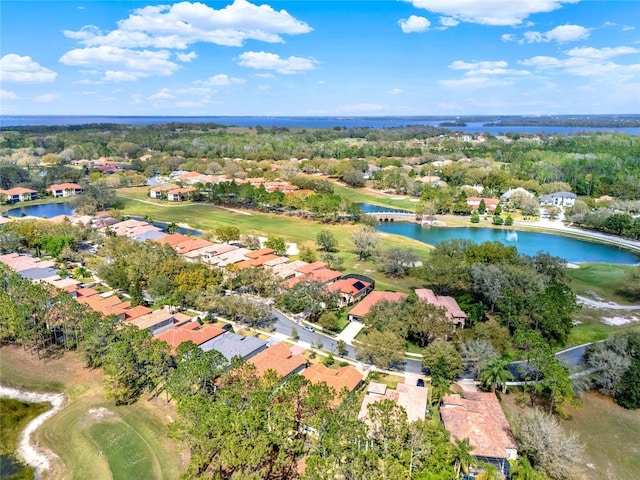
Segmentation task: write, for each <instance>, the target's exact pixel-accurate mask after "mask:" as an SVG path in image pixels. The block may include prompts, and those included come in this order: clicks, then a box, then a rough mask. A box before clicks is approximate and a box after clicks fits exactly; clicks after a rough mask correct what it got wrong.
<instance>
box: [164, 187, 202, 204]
mask: <svg viewBox="0 0 640 480" xmlns="http://www.w3.org/2000/svg"><path fill="white" fill-rule="evenodd" d="M195 191H196V189H195V188H193V187H186V188H176V189H174V190H171V191H169V192H168V193H167V200H169V201H170V202H184V201H185V200H189V199H190V198H191V195H192V194H193V192H195Z"/></svg>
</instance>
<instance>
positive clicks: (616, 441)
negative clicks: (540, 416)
mask: <svg viewBox="0 0 640 480" xmlns="http://www.w3.org/2000/svg"><path fill="white" fill-rule="evenodd" d="M518 397H523V395H522V394H521V393H516V392H515V391H514V392H510V393H509V394H508V395H502V401H501V404H502V407H503V409H504V411H505V414H506V415H507V418H508V419H509V423H511V424H512V425H513V423H514V419H515V418H516V417H517V416H520V415H524V414H525V413H526V412H527V411H528V410H529V407H528V402H527V401H526V399H525V400H524V401H520V402H518V401H517V399H518ZM523 398H524V397H523ZM560 422H561V425H562V427H563V428H564V430H565V431H566V432H575V433H577V434H578V436H579V437H580V441H581V442H582V443H583V444H584V454H585V455H584V459H583V462H581V464H582V466H583V468H582V472H581V473H582V474H581V475H580V476H578V478H581V479H582V480H602V479H605V478H607V479H632V478H638V472H640V445H639V444H638V441H637V436H638V432H640V415H638V412H637V411H632V410H625V409H624V408H622V407H619V406H618V405H616V404H615V403H613V401H612V400H611V399H610V398H608V397H606V396H604V395H601V394H599V393H596V392H589V393H587V394H585V395H584V397H583V398H582V405H580V406H579V407H577V408H575V409H573V410H572V411H571V417H570V419H568V420H561V421H560Z"/></svg>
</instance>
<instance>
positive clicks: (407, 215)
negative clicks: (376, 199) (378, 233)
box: [365, 212, 416, 222]
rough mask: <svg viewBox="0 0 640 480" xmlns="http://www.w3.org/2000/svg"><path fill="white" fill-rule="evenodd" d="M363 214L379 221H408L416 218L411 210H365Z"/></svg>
mask: <svg viewBox="0 0 640 480" xmlns="http://www.w3.org/2000/svg"><path fill="white" fill-rule="evenodd" d="M365 215H368V216H370V217H373V218H375V219H376V220H378V221H379V222H410V221H412V220H415V219H416V214H415V213H411V212H367V213H365Z"/></svg>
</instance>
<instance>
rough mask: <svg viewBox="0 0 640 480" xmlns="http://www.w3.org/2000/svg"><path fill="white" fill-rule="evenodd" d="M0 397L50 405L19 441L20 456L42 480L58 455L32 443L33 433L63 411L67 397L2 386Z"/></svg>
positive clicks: (32, 421)
mask: <svg viewBox="0 0 640 480" xmlns="http://www.w3.org/2000/svg"><path fill="white" fill-rule="evenodd" d="M0 397H6V398H11V399H14V400H20V401H22V402H29V403H49V404H51V408H50V409H49V410H47V411H46V412H44V413H42V414H40V415H38V416H37V417H36V418H34V419H33V420H31V421H30V422H29V423H28V424H27V426H26V428H25V429H24V430H23V431H22V433H21V434H20V438H19V439H18V452H17V453H18V456H19V457H20V458H21V459H22V460H24V462H25V463H26V464H27V465H29V466H30V467H33V469H34V470H35V478H36V480H40V479H42V478H44V477H43V474H44V472H45V471H46V470H48V469H49V468H50V467H51V460H52V459H54V458H56V454H55V453H53V452H51V451H50V450H47V449H44V448H43V447H41V446H39V445H37V444H35V443H33V442H32V438H31V437H32V435H33V433H34V432H35V431H36V430H37V429H38V428H39V427H40V426H41V425H42V424H43V423H44V422H45V420H47V419H48V418H50V417H52V416H53V415H55V414H56V413H58V412H59V411H60V409H62V407H63V406H64V404H65V402H66V397H65V396H64V394H62V393H36V392H29V391H26V390H17V389H15V388H9V387H5V386H2V385H0Z"/></svg>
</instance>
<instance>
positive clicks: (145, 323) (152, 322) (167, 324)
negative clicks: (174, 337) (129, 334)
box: [127, 308, 173, 335]
mask: <svg viewBox="0 0 640 480" xmlns="http://www.w3.org/2000/svg"><path fill="white" fill-rule="evenodd" d="M127 322H129V323H130V324H131V325H135V326H136V327H138V328H139V329H140V330H143V329H145V328H146V329H148V330H150V331H151V333H153V334H154V335H159V334H160V333H162V332H164V331H165V330H167V329H169V328H171V327H173V314H172V313H171V312H170V311H169V310H168V309H166V308H162V309H160V310H156V311H153V312H151V313H147V314H146V315H141V316H140V317H137V318H129V319H127Z"/></svg>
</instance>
